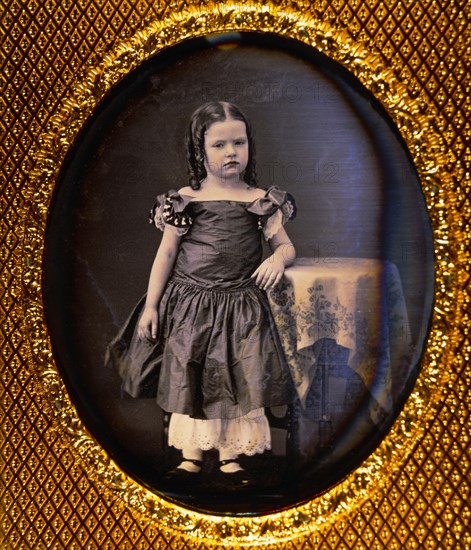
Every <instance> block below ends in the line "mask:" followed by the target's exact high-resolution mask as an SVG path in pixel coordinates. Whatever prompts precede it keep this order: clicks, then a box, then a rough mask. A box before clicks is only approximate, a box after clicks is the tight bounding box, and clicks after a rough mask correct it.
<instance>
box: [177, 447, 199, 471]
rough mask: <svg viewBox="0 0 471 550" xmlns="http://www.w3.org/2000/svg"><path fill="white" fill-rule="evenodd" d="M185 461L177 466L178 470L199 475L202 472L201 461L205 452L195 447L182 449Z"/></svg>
mask: <svg viewBox="0 0 471 550" xmlns="http://www.w3.org/2000/svg"><path fill="white" fill-rule="evenodd" d="M182 455H183V460H182V461H181V462H180V464H179V465H178V466H177V468H178V469H181V470H186V471H187V472H191V473H198V472H199V471H200V470H201V464H200V463H201V461H202V460H203V451H202V450H201V449H197V448H194V447H188V448H183V449H182Z"/></svg>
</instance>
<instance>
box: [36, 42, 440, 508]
mask: <svg viewBox="0 0 471 550" xmlns="http://www.w3.org/2000/svg"><path fill="white" fill-rule="evenodd" d="M433 285H434V261H433V245H432V235H431V227H430V222H429V219H428V215H427V211H426V206H425V200H424V197H423V195H422V191H421V188H420V183H419V180H418V177H417V174H416V170H415V167H414V165H413V163H412V160H411V158H410V155H409V153H408V151H407V148H406V146H405V144H404V142H403V141H402V139H401V137H400V135H399V133H398V132H397V130H396V129H395V128H394V125H393V124H392V122H391V120H390V119H389V117H388V116H387V114H386V113H385V111H384V110H383V108H382V107H381V106H380V104H379V103H378V102H377V101H376V100H375V98H374V97H373V96H372V95H371V94H369V93H368V92H367V91H366V90H365V88H364V87H363V86H362V85H361V84H360V83H359V81H358V80H356V79H355V78H354V77H353V76H352V75H351V74H349V73H348V71H346V70H345V69H344V68H342V67H341V66H340V65H339V64H337V63H334V62H333V61H331V60H329V59H328V58H327V57H325V56H323V55H321V54H320V53H318V52H317V51H315V50H314V49H312V48H308V47H305V46H303V45H301V44H300V43H295V42H293V41H289V40H283V39H281V38H275V37H271V38H267V37H264V38H263V39H262V38H261V37H259V36H257V35H254V34H250V33H226V34H222V35H220V36H215V37H214V36H213V37H207V38H201V39H194V40H192V41H189V42H187V43H186V44H183V45H180V46H178V47H174V48H171V49H169V50H167V51H164V52H162V53H160V54H158V55H156V56H155V57H153V58H151V59H150V60H149V61H147V62H146V63H145V64H143V65H142V66H141V67H139V68H138V69H136V70H135V71H133V72H132V73H131V74H129V75H128V76H127V77H126V78H125V79H124V80H123V82H121V83H120V85H119V86H117V87H116V88H115V89H114V90H113V91H112V93H111V94H109V96H108V97H107V98H106V99H105V100H104V101H103V103H102V104H101V105H100V107H99V109H98V110H97V111H96V113H95V114H94V116H93V117H92V118H91V119H90V120H89V122H88V123H87V125H86V127H85V128H84V129H83V131H82V132H81V135H80V137H79V139H78V140H77V143H76V144H75V146H74V148H73V149H72V150H71V151H70V152H69V154H68V157H67V159H66V162H65V163H64V165H63V168H62V171H61V175H60V179H59V183H58V186H57V189H56V192H55V195H54V199H53V205H52V208H51V212H50V216H49V221H48V227H47V234H46V251H45V259H44V298H45V305H46V316H47V321H48V325H49V327H50V331H51V339H52V345H53V351H54V354H55V359H56V361H57V363H58V368H59V369H60V372H61V375H62V376H63V379H64V381H65V383H66V385H67V388H68V391H69V392H70V394H71V395H72V396H73V401H74V403H75V405H76V406H77V409H78V413H79V414H80V416H81V418H82V419H83V421H84V423H85V425H86V426H87V428H88V429H89V430H90V431H91V433H92V434H93V435H94V437H95V438H96V439H97V440H98V441H99V442H100V444H101V445H103V447H104V448H105V449H106V450H107V451H108V452H109V454H110V455H111V456H112V457H113V459H114V460H115V461H116V463H117V464H118V465H119V466H120V467H121V468H122V469H123V470H124V471H125V472H126V473H127V474H128V475H130V476H131V477H133V478H134V479H135V480H137V481H138V482H139V483H141V484H143V485H145V486H146V487H148V488H150V489H151V490H152V491H154V492H155V493H157V494H159V495H162V496H163V497H164V498H170V499H171V500H172V501H174V502H176V503H179V504H183V505H185V506H189V507H191V508H193V509H196V510H202V511H209V512H212V513H232V514H238V513H241V514H260V513H262V514H264V513H267V512H269V511H273V510H281V509H283V508H286V507H288V506H293V505H296V504H299V503H302V502H305V501H307V500H309V499H310V498H312V497H313V496H316V495H318V494H321V493H322V492H324V491H326V490H328V489H329V488H331V487H332V486H334V485H335V484H337V483H338V482H339V481H340V480H341V479H342V478H344V477H345V476H346V475H348V474H349V473H350V472H351V471H352V470H353V469H354V468H355V467H357V466H358V465H359V464H360V463H361V462H362V461H363V460H364V459H365V458H366V457H367V456H368V455H369V454H370V453H371V452H373V451H374V449H375V448H376V447H377V446H378V445H379V443H380V442H381V441H382V439H383V438H384V436H385V435H386V433H387V432H388V430H389V429H390V427H391V426H392V424H393V423H394V420H395V419H396V417H397V415H398V414H399V412H400V411H401V408H402V406H403V404H404V402H405V400H406V399H407V397H408V395H409V392H410V390H411V388H412V385H413V384H414V382H415V380H416V377H417V374H418V369H419V364H420V358H421V355H422V352H423V349H424V345H425V342H426V338H427V331H428V326H429V321H430V315H431V308H432V301H433Z"/></svg>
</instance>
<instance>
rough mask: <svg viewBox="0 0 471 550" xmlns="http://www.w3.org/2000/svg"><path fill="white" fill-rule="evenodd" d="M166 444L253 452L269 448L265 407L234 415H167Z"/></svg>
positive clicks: (177, 446)
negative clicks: (202, 416) (200, 416)
mask: <svg viewBox="0 0 471 550" xmlns="http://www.w3.org/2000/svg"><path fill="white" fill-rule="evenodd" d="M168 444H169V445H171V446H173V447H176V448H177V449H182V450H183V449H195V448H198V449H201V450H203V451H207V450H209V449H218V450H223V451H225V452H226V453H233V454H237V455H238V454H246V455H250V456H252V455H254V454H256V453H263V452H264V451H266V450H269V449H271V434H270V426H269V424H268V420H267V417H266V416H265V412H264V409H263V408H261V409H255V410H253V411H250V412H249V413H248V414H246V415H243V416H239V417H237V418H223V419H220V418H213V419H209V420H199V419H195V418H191V417H190V416H187V415H185V414H178V413H173V414H172V416H171V417H170V425H169V432H168Z"/></svg>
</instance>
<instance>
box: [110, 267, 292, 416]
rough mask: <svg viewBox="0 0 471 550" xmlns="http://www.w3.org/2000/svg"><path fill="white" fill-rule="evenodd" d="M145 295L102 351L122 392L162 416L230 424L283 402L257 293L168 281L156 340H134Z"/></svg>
mask: <svg viewBox="0 0 471 550" xmlns="http://www.w3.org/2000/svg"><path fill="white" fill-rule="evenodd" d="M144 303H145V297H144V298H143V299H142V300H141V301H140V302H139V304H138V305H137V306H136V308H135V309H134V311H133V312H132V314H131V316H130V317H129V319H128V320H127V322H126V323H125V325H124V326H123V328H122V329H121V331H120V333H119V334H118V336H117V337H116V338H115V339H114V340H113V342H112V343H111V344H110V346H109V348H108V354H107V363H108V364H110V365H111V366H113V367H115V368H117V370H118V372H119V374H120V376H121V378H122V381H123V389H124V390H125V391H126V392H127V393H129V394H130V395H132V396H134V397H154V396H155V398H156V399H157V403H158V405H159V406H160V407H161V408H162V409H163V410H164V411H167V412H170V413H179V414H182V415H187V416H190V417H192V418H196V419H226V420H228V419H236V418H240V417H243V416H245V415H248V414H249V413H250V411H254V410H256V409H260V408H263V407H270V406H276V405H284V404H287V403H289V402H290V400H291V397H292V383H291V379H290V376H289V371H288V368H287V365H286V361H285V359H284V354H283V351H282V348H281V344H280V341H279V337H278V333H277V330H276V326H275V323H274V320H273V316H272V313H271V310H270V306H269V304H268V300H267V297H266V295H265V293H264V292H263V291H262V290H260V289H259V288H258V287H257V286H255V285H254V284H253V283H252V284H247V286H242V287H238V288H217V287H205V286H202V285H199V284H195V283H193V282H188V281H186V280H182V279H179V278H177V277H175V276H174V277H171V278H170V280H169V282H168V284H167V287H166V290H165V292H164V295H163V297H162V300H161V302H160V306H159V331H158V337H157V340H156V341H142V340H139V338H138V337H137V323H138V321H139V317H140V315H141V313H142V310H143V307H144Z"/></svg>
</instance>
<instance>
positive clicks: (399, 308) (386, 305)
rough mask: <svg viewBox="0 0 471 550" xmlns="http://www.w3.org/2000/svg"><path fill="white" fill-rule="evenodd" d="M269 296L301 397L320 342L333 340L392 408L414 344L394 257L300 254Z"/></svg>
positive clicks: (382, 402) (386, 406) (388, 408)
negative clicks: (391, 259)
mask: <svg viewBox="0 0 471 550" xmlns="http://www.w3.org/2000/svg"><path fill="white" fill-rule="evenodd" d="M269 300H270V304H271V307H272V311H273V314H274V317H275V322H276V325H277V328H278V331H279V334H280V338H281V341H282V345H283V348H284V351H285V355H286V358H287V360H288V363H289V367H290V370H291V374H292V377H293V381H294V383H295V386H296V389H297V393H298V396H299V398H300V401H301V403H303V402H304V400H305V398H306V394H307V392H308V390H309V387H310V385H311V381H312V378H313V376H314V372H315V367H316V357H315V353H314V344H315V343H316V342H317V341H318V340H320V339H322V338H330V339H333V340H335V342H336V343H337V344H338V345H339V346H342V347H344V348H347V349H348V350H349V354H348V366H349V367H351V368H352V369H354V370H355V371H356V372H357V373H358V374H359V376H361V378H362V379H363V381H364V383H365V385H366V386H367V387H368V388H369V390H370V392H371V394H372V395H373V396H374V397H375V399H376V400H377V402H378V403H379V404H380V405H381V407H382V408H383V409H384V410H385V411H391V409H392V407H393V402H394V397H395V396H393V395H392V387H393V382H394V379H395V377H404V376H406V375H407V372H408V370H409V368H410V359H411V349H412V348H411V336H410V330H409V323H408V316H407V310H406V305H405V301H404V295H403V292H402V285H401V280H400V277H399V272H398V270H397V267H396V266H395V265H394V264H393V263H391V262H382V261H379V260H372V259H360V258H298V259H297V260H296V261H295V263H294V265H292V266H291V267H289V268H287V269H286V271H285V277H284V278H283V280H282V281H281V282H280V284H279V285H278V287H277V288H276V289H274V290H272V291H271V292H269ZM396 385H397V384H396ZM399 385H400V384H399ZM396 397H397V396H396Z"/></svg>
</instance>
